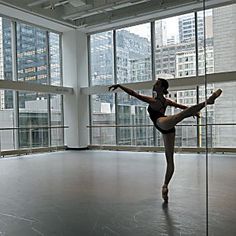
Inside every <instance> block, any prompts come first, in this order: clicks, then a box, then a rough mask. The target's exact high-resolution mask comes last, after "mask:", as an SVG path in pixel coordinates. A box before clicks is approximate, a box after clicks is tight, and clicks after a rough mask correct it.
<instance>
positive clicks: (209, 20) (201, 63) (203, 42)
mask: <svg viewBox="0 0 236 236" xmlns="http://www.w3.org/2000/svg"><path fill="white" fill-rule="evenodd" d="M197 19H198V22H197V23H198V29H197V30H198V73H199V75H203V74H205V73H206V74H210V73H213V72H214V63H213V61H214V45H213V41H214V37H213V14H212V10H207V11H205V19H204V14H203V12H202V11H201V12H198V13H197ZM204 24H205V26H206V27H205V29H206V32H205V36H206V37H205V38H204ZM204 47H206V48H204ZM205 53H206V56H205ZM205 66H206V72H205Z"/></svg>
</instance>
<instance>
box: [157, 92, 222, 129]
mask: <svg viewBox="0 0 236 236" xmlns="http://www.w3.org/2000/svg"><path fill="white" fill-rule="evenodd" d="M221 93H222V90H221V89H218V90H217V91H215V92H214V93H213V94H212V95H211V96H210V97H209V98H208V99H207V102H206V103H205V102H201V103H199V104H196V105H194V106H191V107H188V108H186V109H185V110H183V111H181V112H179V113H178V114H175V115H171V116H167V117H160V118H159V119H158V120H157V125H158V126H159V127H160V128H162V129H164V130H168V129H172V128H173V127H175V125H176V124H178V123H179V122H180V121H182V120H183V119H185V118H187V117H191V116H194V115H196V114H197V113H198V112H199V111H200V110H201V109H202V108H204V107H205V106H206V105H208V104H214V102H215V99H216V98H218V97H219V96H220V94H221Z"/></svg>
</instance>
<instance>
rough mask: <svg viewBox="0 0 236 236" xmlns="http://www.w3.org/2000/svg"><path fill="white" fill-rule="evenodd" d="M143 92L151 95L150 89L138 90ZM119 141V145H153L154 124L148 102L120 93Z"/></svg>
mask: <svg viewBox="0 0 236 236" xmlns="http://www.w3.org/2000/svg"><path fill="white" fill-rule="evenodd" d="M138 92H140V93H141V94H145V95H148V96H151V92H150V91H138ZM117 100H118V105H117V106H118V107H117V110H118V111H117V112H118V113H117V119H118V120H117V124H118V126H130V127H119V128H118V129H117V138H118V140H117V143H118V145H135V146H136V145H139V146H140V145H141V146H152V145H153V144H154V139H153V126H150V127H147V126H146V125H152V122H151V120H150V118H149V115H148V112H147V106H148V104H147V103H144V102H141V101H140V100H138V99H136V98H133V97H131V96H129V95H127V94H124V93H119V94H118V95H117Z"/></svg>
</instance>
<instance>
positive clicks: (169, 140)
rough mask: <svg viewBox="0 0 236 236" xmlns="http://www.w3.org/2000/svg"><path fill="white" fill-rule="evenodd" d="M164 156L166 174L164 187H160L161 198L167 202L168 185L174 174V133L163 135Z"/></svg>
mask: <svg viewBox="0 0 236 236" xmlns="http://www.w3.org/2000/svg"><path fill="white" fill-rule="evenodd" d="M163 140H164V146H165V155H166V162H167V167H166V174H165V181H164V185H163V186H162V198H163V199H164V201H165V202H168V184H169V182H170V180H171V177H172V175H173V173H174V168H175V166H174V145H175V132H173V133H168V134H163Z"/></svg>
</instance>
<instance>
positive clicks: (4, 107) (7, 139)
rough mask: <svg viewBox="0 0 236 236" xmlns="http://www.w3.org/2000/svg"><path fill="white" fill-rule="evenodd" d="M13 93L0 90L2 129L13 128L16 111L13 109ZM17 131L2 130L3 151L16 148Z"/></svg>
mask: <svg viewBox="0 0 236 236" xmlns="http://www.w3.org/2000/svg"><path fill="white" fill-rule="evenodd" d="M12 98H13V91H9V90H0V99H1V101H0V102H1V103H0V124H1V128H13V127H15V123H14V120H15V119H14V109H13V99H12ZM15 134H16V130H0V144H1V146H0V148H1V150H12V149H15V148H16V142H15V141H16V140H15Z"/></svg>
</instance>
